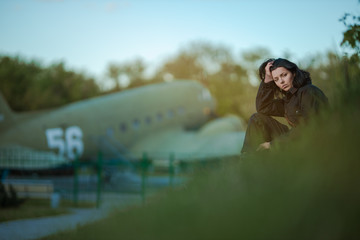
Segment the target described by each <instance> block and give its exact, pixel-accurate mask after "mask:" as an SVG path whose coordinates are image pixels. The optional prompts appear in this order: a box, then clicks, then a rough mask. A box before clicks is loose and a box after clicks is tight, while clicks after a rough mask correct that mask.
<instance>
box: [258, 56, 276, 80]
mask: <svg viewBox="0 0 360 240" xmlns="http://www.w3.org/2000/svg"><path fill="white" fill-rule="evenodd" d="M273 61H275V58H269V59H266V60H265V61H264V62H263V63H262V64H261V65H260V67H259V77H260V79H261V80H262V81H264V79H265V67H266V65H267V64H268V63H269V62H273Z"/></svg>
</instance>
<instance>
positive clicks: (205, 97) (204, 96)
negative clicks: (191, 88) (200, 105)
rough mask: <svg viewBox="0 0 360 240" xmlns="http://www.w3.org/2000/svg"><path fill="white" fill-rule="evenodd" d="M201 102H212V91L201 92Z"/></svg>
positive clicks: (204, 90)
mask: <svg viewBox="0 0 360 240" xmlns="http://www.w3.org/2000/svg"><path fill="white" fill-rule="evenodd" d="M198 98H199V100H202V101H209V100H211V94H210V91H209V90H208V89H203V90H202V91H201V93H200V94H199V96H198Z"/></svg>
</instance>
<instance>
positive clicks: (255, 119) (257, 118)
mask: <svg viewBox="0 0 360 240" xmlns="http://www.w3.org/2000/svg"><path fill="white" fill-rule="evenodd" d="M268 118H270V117H269V116H267V115H265V114H263V113H254V114H253V115H251V117H250V119H249V124H252V123H263V122H264V121H266V119H268Z"/></svg>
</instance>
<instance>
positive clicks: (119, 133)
mask: <svg viewBox="0 0 360 240" xmlns="http://www.w3.org/2000/svg"><path fill="white" fill-rule="evenodd" d="M214 111H215V101H214V99H213V98H212V96H211V94H210V92H209V91H208V89H206V88H205V87H204V86H203V85H202V84H200V83H198V82H196V81H190V80H178V81H173V82H170V83H159V84H152V85H147V86H144V87H139V88H135V89H131V90H126V91H122V92H119V93H113V94H109V95H105V96H100V97H95V98H92V99H88V100H82V101H79V102H75V103H72V104H69V105H66V106H63V107H60V108H58V109H55V110H46V111H41V112H29V113H14V112H12V111H11V109H10V108H9V107H8V105H7V104H6V101H5V99H4V98H3V97H2V96H0V168H28V169H29V168H34V169H35V168H48V167H54V166H57V165H59V164H63V163H68V162H70V161H72V160H74V159H75V158H76V157H79V158H81V159H84V160H87V159H94V158H96V156H97V154H98V152H99V151H102V152H103V154H104V156H108V157H111V158H122V159H136V158H140V157H141V156H142V154H143V153H144V152H146V153H147V156H148V157H149V158H152V159H165V158H167V157H168V156H169V154H170V153H171V154H174V155H175V156H176V159H179V160H184V161H190V160H196V159H204V158H213V157H219V156H226V155H236V154H239V153H240V148H241V146H242V142H243V138H244V132H243V130H244V128H243V125H242V121H241V120H240V119H239V118H238V117H236V116H228V117H224V118H217V119H213V120H211V119H212V118H214V117H213V113H214Z"/></svg>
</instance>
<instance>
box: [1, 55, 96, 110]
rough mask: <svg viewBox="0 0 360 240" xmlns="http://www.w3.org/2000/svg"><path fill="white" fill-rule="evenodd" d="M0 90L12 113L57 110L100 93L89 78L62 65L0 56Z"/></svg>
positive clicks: (93, 81)
mask: <svg viewBox="0 0 360 240" xmlns="http://www.w3.org/2000/svg"><path fill="white" fill-rule="evenodd" d="M0 91H1V92H2V93H3V95H4V97H5V99H6V100H7V101H8V103H9V105H10V107H11V108H12V109H13V110H16V111H25V110H37V109H46V108H53V107H58V106H61V105H64V104H66V103H70V102H74V101H78V100H81V99H85V98H89V97H93V96H96V95H99V94H100V90H99V87H98V85H97V84H96V82H95V80H94V79H93V78H89V77H86V76H84V75H83V74H81V73H76V72H74V71H69V70H66V69H65V66H64V63H62V62H59V63H56V64H53V65H51V66H49V67H42V66H41V64H40V63H39V62H37V61H34V60H32V61H30V62H28V61H26V60H23V59H21V58H20V57H9V56H1V57H0Z"/></svg>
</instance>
